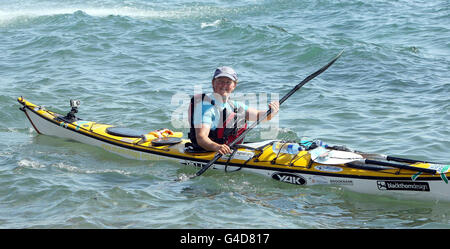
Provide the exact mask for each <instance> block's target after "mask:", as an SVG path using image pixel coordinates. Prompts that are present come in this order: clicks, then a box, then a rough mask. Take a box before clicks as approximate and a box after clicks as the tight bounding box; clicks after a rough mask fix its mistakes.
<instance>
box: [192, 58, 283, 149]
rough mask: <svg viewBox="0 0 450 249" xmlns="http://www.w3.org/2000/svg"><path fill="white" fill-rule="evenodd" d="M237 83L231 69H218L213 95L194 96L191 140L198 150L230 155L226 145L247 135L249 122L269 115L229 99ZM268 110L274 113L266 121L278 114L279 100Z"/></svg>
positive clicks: (235, 75) (214, 77)
mask: <svg viewBox="0 0 450 249" xmlns="http://www.w3.org/2000/svg"><path fill="white" fill-rule="evenodd" d="M237 82H238V77H237V74H236V72H235V71H234V70H233V69H232V68H231V67H227V66H223V67H219V68H217V69H216V70H215V72H214V76H213V79H212V87H213V94H209V95H206V94H198V95H195V96H194V97H192V99H191V104H190V106H189V121H190V126H191V127H190V132H189V139H190V140H191V142H192V144H193V147H194V149H195V150H202V149H203V150H207V151H216V152H219V153H220V154H229V153H231V149H230V147H229V146H228V145H227V144H229V143H231V142H232V141H233V140H235V139H236V138H237V137H238V136H239V135H240V134H241V133H242V132H244V130H245V129H246V128H247V122H246V121H257V120H258V118H259V117H260V116H262V115H264V114H265V113H266V111H263V110H257V109H254V108H251V107H248V106H247V105H245V104H243V103H241V102H238V101H232V100H230V96H231V93H232V92H233V91H234V89H235V88H236V85H237ZM200 104H201V105H200ZM269 108H271V109H272V111H271V114H270V115H269V116H268V117H267V118H266V119H265V120H263V121H266V120H271V119H272V117H274V116H275V115H276V114H277V113H278V110H279V103H278V101H274V102H271V103H270V104H269ZM240 142H242V141H240Z"/></svg>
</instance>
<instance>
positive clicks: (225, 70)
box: [213, 66, 238, 82]
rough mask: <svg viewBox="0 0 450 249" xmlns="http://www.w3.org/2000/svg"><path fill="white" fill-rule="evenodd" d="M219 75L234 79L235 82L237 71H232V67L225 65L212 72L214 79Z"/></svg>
mask: <svg viewBox="0 0 450 249" xmlns="http://www.w3.org/2000/svg"><path fill="white" fill-rule="evenodd" d="M219 77H227V78H230V79H232V80H233V81H236V82H237V81H238V77H237V73H236V72H235V71H234V69H233V68H231V67H227V66H223V67H218V68H217V69H216V71H215V72H214V77H213V79H216V78H219Z"/></svg>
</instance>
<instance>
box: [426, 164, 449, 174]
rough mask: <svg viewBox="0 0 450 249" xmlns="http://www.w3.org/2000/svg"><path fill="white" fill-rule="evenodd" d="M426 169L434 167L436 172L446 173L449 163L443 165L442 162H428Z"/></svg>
mask: <svg viewBox="0 0 450 249" xmlns="http://www.w3.org/2000/svg"><path fill="white" fill-rule="evenodd" d="M428 169H434V170H436V171H437V172H438V173H447V172H448V171H449V169H450V165H443V164H430V166H429V167H428Z"/></svg>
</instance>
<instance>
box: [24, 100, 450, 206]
mask: <svg viewBox="0 0 450 249" xmlns="http://www.w3.org/2000/svg"><path fill="white" fill-rule="evenodd" d="M18 102H19V103H20V104H21V105H22V107H21V108H20V109H21V110H22V111H24V113H25V115H26V117H27V118H28V120H29V121H30V123H31V125H32V126H33V128H34V129H35V130H36V132H37V133H38V134H44V135H50V136H56V137H60V138H69V139H73V140H75V141H78V142H81V143H84V144H89V145H93V146H98V147H101V148H103V149H105V150H107V151H109V152H112V153H115V154H119V155H121V156H124V157H127V158H131V159H137V160H162V159H163V160H167V159H170V160H176V161H179V162H180V163H181V164H183V165H191V166H196V167H202V166H203V165H204V164H205V163H208V162H209V161H210V160H211V159H213V158H214V156H215V153H214V152H194V151H190V150H189V148H187V147H186V144H188V143H189V142H190V141H189V140H187V139H183V134H182V133H181V132H172V131H169V130H159V131H151V132H148V133H145V134H140V133H136V132H135V133H136V134H131V133H133V130H131V129H128V130H127V129H126V128H120V127H115V126H113V125H108V124H101V123H97V122H94V121H85V120H80V119H72V120H71V119H68V118H67V116H64V115H61V114H58V113H55V112H52V111H50V110H46V109H45V108H43V107H41V106H38V105H35V104H32V103H30V102H29V101H27V100H25V99H24V98H23V97H19V98H18ZM115 128H117V129H115ZM164 139H167V141H174V142H169V143H167V144H164V143H159V142H160V141H164ZM274 142H277V143H279V142H281V141H277V140H271V141H262V142H258V143H246V144H242V145H239V146H238V148H237V150H236V153H234V154H232V155H226V156H223V157H222V158H220V159H219V160H218V161H216V162H215V163H214V165H213V166H212V168H214V169H221V170H226V171H227V172H232V171H237V170H242V171H248V172H252V173H258V174H261V175H263V176H266V177H269V178H272V179H274V180H277V181H280V182H283V183H289V184H296V185H318V184H320V185H335V186H341V187H343V188H346V189H349V190H351V191H356V192H360V193H367V194H377V195H388V196H394V197H397V198H401V199H419V200H441V201H450V185H449V184H448V180H447V177H448V176H449V174H450V173H448V171H449V168H450V165H443V164H436V163H426V162H419V161H413V160H409V159H405V161H406V162H404V161H403V162H401V163H399V162H400V161H401V160H398V159H399V158H393V157H389V156H383V155H377V154H363V153H356V152H354V151H349V150H347V151H343V150H339V149H336V148H333V147H332V146H331V147H328V148H322V147H319V148H315V149H311V150H302V151H299V152H298V153H297V154H287V153H279V152H278V153H275V152H274V151H273V146H272V145H273V143H274ZM388 160H396V162H395V163H392V162H391V161H388Z"/></svg>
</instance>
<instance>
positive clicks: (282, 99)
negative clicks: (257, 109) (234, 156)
mask: <svg viewBox="0 0 450 249" xmlns="http://www.w3.org/2000/svg"><path fill="white" fill-rule="evenodd" d="M343 52H344V51H341V52H340V53H339V54H338V55H337V56H336V57H335V58H334V59H333V60H331V61H330V62H329V63H328V64H326V65H325V66H323V67H322V68H320V69H319V70H317V71H316V72H314V73H312V74H311V75H309V76H308V77H306V78H305V79H304V80H302V81H301V82H300V83H298V84H297V85H296V86H295V87H294V88H293V89H292V90H291V91H289V92H288V93H287V94H286V95H285V96H284V97H283V98H281V100H280V101H279V103H280V105H281V104H283V103H284V101H286V100H287V99H288V98H289V97H290V96H291V95H292V94H294V93H295V92H296V91H297V90H298V89H300V88H301V87H302V86H304V85H305V84H306V83H308V82H309V81H310V80H312V79H314V78H315V77H317V76H318V75H319V74H321V73H323V72H324V71H325V70H327V69H328V68H329V67H330V66H331V65H333V63H334V62H335V61H336V60H337V59H339V57H340V56H341V55H342V53H343ZM271 113H272V109H270V108H269V110H267V112H266V113H265V114H264V115H263V116H262V117H258V119H257V120H256V122H255V123H253V124H252V125H250V127H249V128H247V129H246V130H245V131H244V132H243V133H241V135H239V136H238V137H237V138H236V139H235V140H233V142H231V143H230V144H229V145H228V146H229V147H233V146H234V145H235V144H236V143H237V142H238V141H241V140H242V139H243V138H244V137H245V135H247V133H248V132H249V131H251V130H252V129H253V128H254V127H256V126H257V125H259V123H261V121H262V120H265V119H266V118H267V116H269V115H270V114H271ZM221 157H222V154H220V153H217V154H216V155H215V156H214V158H213V159H212V160H211V161H209V162H208V163H207V164H206V165H204V166H203V167H202V168H201V169H200V170H199V171H198V172H197V173H196V174H195V175H194V177H195V176H200V175H201V174H203V173H204V172H205V171H206V170H207V169H208V168H209V167H211V165H213V164H214V163H215V162H216V161H217V160H219V159H220V158H221Z"/></svg>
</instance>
